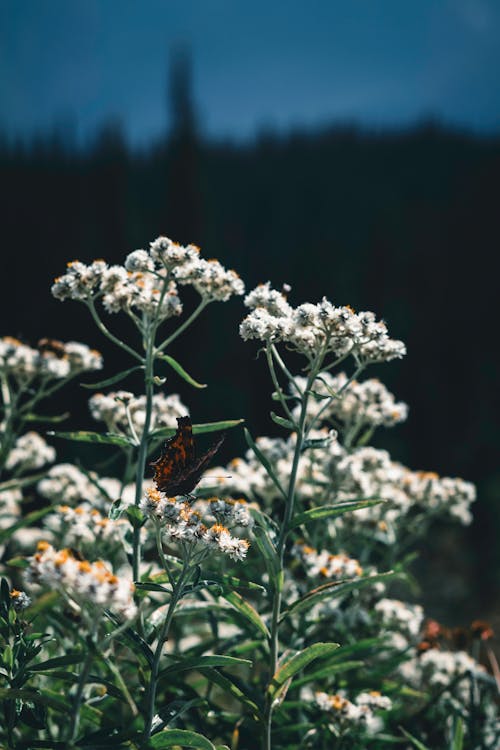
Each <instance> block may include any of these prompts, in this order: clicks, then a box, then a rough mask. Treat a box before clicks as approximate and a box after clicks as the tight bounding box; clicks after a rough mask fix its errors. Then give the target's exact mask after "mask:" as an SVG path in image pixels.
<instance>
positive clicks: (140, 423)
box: [89, 391, 189, 434]
mask: <svg viewBox="0 0 500 750" xmlns="http://www.w3.org/2000/svg"><path fill="white" fill-rule="evenodd" d="M89 408H90V413H91V415H92V417H93V418H94V419H95V420H97V421H99V422H104V423H105V424H106V429H107V430H109V432H123V433H125V434H129V433H130V426H129V421H128V420H129V418H130V421H131V423H132V425H133V427H134V430H135V431H136V432H137V433H139V434H140V433H142V430H143V428H144V422H145V419H146V396H134V394H133V393H130V392H129V391H116V392H110V393H96V394H95V395H94V396H92V397H91V398H90V399H89ZM188 413H189V412H188V409H187V407H185V406H184V404H183V403H182V402H181V400H180V398H179V396H178V395H177V394H176V393H172V394H170V395H169V396H165V395H164V394H163V393H155V394H154V395H153V409H152V413H151V424H150V430H154V429H156V428H158V427H175V426H176V420H177V417H182V416H183V415H185V414H188ZM127 414H128V417H127Z"/></svg>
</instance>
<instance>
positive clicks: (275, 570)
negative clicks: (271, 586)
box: [253, 526, 280, 581]
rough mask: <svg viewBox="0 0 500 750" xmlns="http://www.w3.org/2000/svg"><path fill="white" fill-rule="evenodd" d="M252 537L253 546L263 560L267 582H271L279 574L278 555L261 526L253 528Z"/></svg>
mask: <svg viewBox="0 0 500 750" xmlns="http://www.w3.org/2000/svg"><path fill="white" fill-rule="evenodd" d="M253 535H254V539H255V544H256V545H257V547H258V548H259V552H260V553H261V555H262V557H263V558H264V563H265V566H266V568H267V572H268V574H269V580H270V581H273V580H274V578H275V577H276V575H278V574H279V572H280V561H279V557H278V553H277V552H276V547H275V546H274V544H273V543H272V541H271V538H270V536H269V534H268V533H267V531H266V530H265V529H263V528H262V526H254V528H253Z"/></svg>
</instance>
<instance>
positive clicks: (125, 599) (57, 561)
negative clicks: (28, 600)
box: [27, 541, 136, 620]
mask: <svg viewBox="0 0 500 750" xmlns="http://www.w3.org/2000/svg"><path fill="white" fill-rule="evenodd" d="M27 580H28V581H29V582H32V583H38V584H40V585H41V586H46V587H49V588H55V589H58V590H59V591H61V593H63V594H64V595H65V596H66V597H67V598H68V599H69V600H70V601H71V602H72V604H73V605H74V606H76V607H77V609H79V610H80V611H81V612H82V613H85V614H86V616H87V617H88V618H89V619H90V620H95V618H96V616H97V617H98V616H100V615H102V614H103V612H104V609H111V610H112V611H114V612H116V613H117V614H119V615H121V616H122V617H123V618H124V619H127V620H128V619H131V618H133V617H135V614H136V606H135V604H134V601H133V593H134V585H133V583H132V582H131V581H129V580H127V579H125V578H119V577H118V576H115V575H113V573H111V571H109V570H108V568H107V567H106V565H105V564H104V563H103V562H102V561H101V560H96V561H95V562H89V561H88V560H82V559H78V558H77V557H75V554H74V552H73V551H72V550H70V549H67V548H66V549H62V550H56V549H54V547H52V545H51V544H49V543H48V542H44V541H41V542H39V543H38V547H37V552H36V553H35V555H33V557H31V558H30V564H29V568H28V570H27Z"/></svg>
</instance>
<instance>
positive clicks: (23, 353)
mask: <svg viewBox="0 0 500 750" xmlns="http://www.w3.org/2000/svg"><path fill="white" fill-rule="evenodd" d="M101 368H102V356H101V354H100V353H99V352H98V351H96V350H95V349H90V348H89V347H88V346H86V345H85V344H80V343H78V342H77V341H68V342H66V343H63V342H62V341H57V340H55V339H42V340H41V341H40V342H39V343H38V349H33V348H32V347H30V346H27V345H26V344H23V343H22V342H21V341H18V340H17V339H15V338H12V337H11V336H4V337H3V338H1V339H0V370H3V371H4V372H5V373H6V374H7V375H12V376H13V377H15V378H17V379H18V380H22V381H30V380H32V379H33V378H35V377H40V378H44V379H46V380H50V379H55V380H58V379H61V378H68V377H72V376H74V375H77V374H79V373H81V372H85V371H91V370H100V369H101Z"/></svg>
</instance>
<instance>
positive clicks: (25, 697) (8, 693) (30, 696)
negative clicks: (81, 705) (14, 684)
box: [0, 688, 71, 713]
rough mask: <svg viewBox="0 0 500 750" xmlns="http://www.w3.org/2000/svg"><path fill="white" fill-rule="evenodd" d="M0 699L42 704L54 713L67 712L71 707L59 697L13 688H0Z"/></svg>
mask: <svg viewBox="0 0 500 750" xmlns="http://www.w3.org/2000/svg"><path fill="white" fill-rule="evenodd" d="M0 699H2V700H16V699H20V700H22V701H26V703H42V704H43V705H44V706H49V707H50V708H53V709H55V710H56V711H64V712H65V713H66V712H67V711H70V710H71V706H70V704H69V703H68V701H66V700H64V699H63V698H61V697H60V696H54V695H51V694H48V693H47V691H46V692H45V693H43V694H42V693H37V692H35V691H34V690H21V689H15V688H0Z"/></svg>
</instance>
